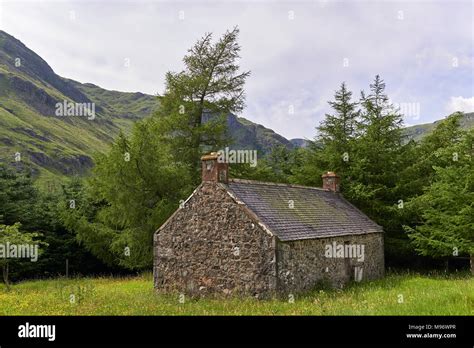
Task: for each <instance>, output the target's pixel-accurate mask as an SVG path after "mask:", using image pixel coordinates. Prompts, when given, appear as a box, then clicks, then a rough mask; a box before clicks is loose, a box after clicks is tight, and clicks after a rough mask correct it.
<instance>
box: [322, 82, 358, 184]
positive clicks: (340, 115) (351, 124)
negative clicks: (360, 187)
mask: <svg viewBox="0 0 474 348" xmlns="http://www.w3.org/2000/svg"><path fill="white" fill-rule="evenodd" d="M351 98H352V92H351V91H349V90H348V89H347V87H346V84H345V83H344V82H343V83H342V84H341V88H340V89H339V90H338V91H336V92H335V95H334V101H329V102H328V103H329V105H330V106H331V107H332V109H333V110H334V114H326V116H325V119H324V120H323V121H322V122H321V124H320V126H319V127H317V130H318V136H317V138H316V142H319V143H320V144H321V145H322V148H323V149H324V151H323V152H324V154H323V155H322V156H321V157H322V158H325V159H327V160H326V163H325V164H324V166H325V167H326V170H328V171H336V172H337V173H339V174H340V175H341V176H342V177H343V178H344V177H346V175H347V174H348V167H349V162H350V160H351V156H352V155H353V153H352V149H353V141H354V139H355V136H356V124H357V118H358V115H359V113H358V111H357V105H358V103H357V102H352V101H351Z"/></svg>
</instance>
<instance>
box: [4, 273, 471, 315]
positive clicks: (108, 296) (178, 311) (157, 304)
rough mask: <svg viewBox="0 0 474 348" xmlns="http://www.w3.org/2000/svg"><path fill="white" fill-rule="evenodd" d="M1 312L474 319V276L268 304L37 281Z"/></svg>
mask: <svg viewBox="0 0 474 348" xmlns="http://www.w3.org/2000/svg"><path fill="white" fill-rule="evenodd" d="M0 315H2V316H5V315H474V278H473V277H472V276H470V275H469V274H467V273H460V274H456V275H453V274H451V275H443V274H437V275H420V274H413V273H404V274H396V273H390V274H388V275H387V276H386V277H385V278H384V279H382V280H379V281H374V282H367V283H355V284H352V285H350V286H348V287H347V288H345V289H344V290H328V289H326V290H314V291H312V292H310V293H307V294H304V295H300V296H294V297H291V296H289V297H288V298H273V299H267V300H258V299H254V298H250V297H248V298H245V297H227V298H224V297H221V298H187V297H185V296H184V297H183V296H182V295H180V294H178V293H173V294H172V293H166V294H164V293H159V292H156V291H154V290H153V280H152V276H151V275H150V274H145V275H141V276H137V277H127V278H75V279H53V280H35V281H25V282H21V283H18V284H15V285H12V286H11V287H10V289H7V288H6V287H4V286H3V285H2V287H0Z"/></svg>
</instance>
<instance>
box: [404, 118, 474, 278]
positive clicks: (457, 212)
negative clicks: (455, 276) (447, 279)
mask: <svg viewBox="0 0 474 348" xmlns="http://www.w3.org/2000/svg"><path fill="white" fill-rule="evenodd" d="M446 126H449V122H446ZM443 128H444V127H443ZM440 133H442V134H445V133H443V132H440ZM436 137H437V136H433V139H435V138H436ZM433 139H432V140H433ZM438 139H439V138H438ZM430 142H431V141H430ZM473 146H474V130H472V129H471V130H470V131H469V133H466V134H465V135H464V136H463V138H462V139H461V141H459V139H458V141H457V142H454V143H452V144H451V145H450V146H446V147H443V148H438V149H437V152H436V154H437V155H436V156H437V157H438V158H440V161H441V162H444V166H434V175H433V182H432V184H431V185H430V186H429V187H427V189H426V190H425V192H424V193H423V194H422V195H421V196H418V197H416V198H414V199H413V200H412V201H411V202H410V203H409V205H408V209H410V210H413V211H415V212H417V213H418V221H417V226H415V227H410V226H405V230H406V231H407V233H408V235H409V237H410V240H411V241H412V243H413V245H414V246H415V248H416V250H417V251H418V252H419V253H420V254H421V255H425V256H432V257H447V258H449V257H451V256H458V255H462V254H466V255H471V271H472V273H473V274H474V262H473V261H474V166H473V164H472V161H473V157H474V153H473V149H474V147H473Z"/></svg>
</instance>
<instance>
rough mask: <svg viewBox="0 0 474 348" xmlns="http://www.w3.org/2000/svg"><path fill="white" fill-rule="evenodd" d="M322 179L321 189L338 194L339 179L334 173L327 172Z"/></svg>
mask: <svg viewBox="0 0 474 348" xmlns="http://www.w3.org/2000/svg"><path fill="white" fill-rule="evenodd" d="M322 178H323V189H325V190H329V191H332V192H339V184H340V183H341V177H340V176H339V175H337V174H336V173H334V172H327V173H324V174H323V175H322Z"/></svg>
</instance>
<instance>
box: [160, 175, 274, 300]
mask: <svg viewBox="0 0 474 348" xmlns="http://www.w3.org/2000/svg"><path fill="white" fill-rule="evenodd" d="M245 209H246V208H245V207H243V206H241V205H239V204H237V203H236V202H235V201H234V200H233V199H232V198H231V197H230V196H229V195H228V194H227V192H226V191H225V189H224V188H222V186H221V184H218V183H211V182H205V183H202V184H201V186H200V187H199V188H198V189H197V190H196V192H195V193H194V194H193V196H192V197H191V198H190V199H189V200H188V201H187V202H186V203H185V206H184V207H183V208H181V209H179V210H178V211H177V212H176V213H175V214H174V215H173V216H172V218H171V219H169V220H168V222H167V223H166V224H164V225H163V226H162V228H160V230H158V231H157V233H156V234H155V236H154V253H155V255H154V256H155V257H154V283H155V287H156V288H158V289H164V290H171V291H179V292H182V293H186V294H192V295H196V294H204V293H208V292H214V293H223V294H235V293H245V294H248V295H253V296H258V297H262V296H264V295H266V294H269V293H271V292H272V291H274V290H275V288H276V268H275V238H274V237H273V236H271V235H270V234H269V233H267V232H265V231H264V230H263V229H262V228H261V227H260V226H259V225H258V224H257V223H256V221H254V220H253V219H252V218H251V217H250V215H249V214H247V213H246V211H245Z"/></svg>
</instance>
